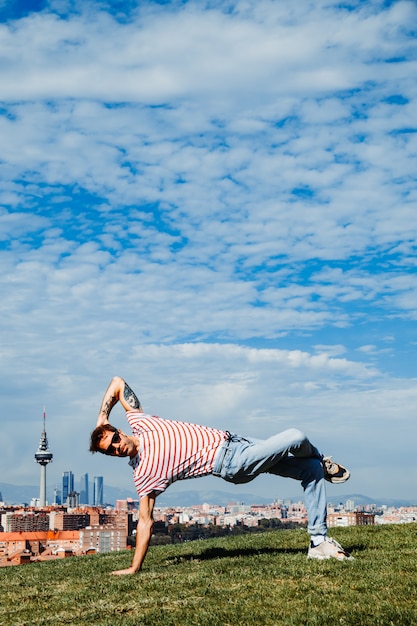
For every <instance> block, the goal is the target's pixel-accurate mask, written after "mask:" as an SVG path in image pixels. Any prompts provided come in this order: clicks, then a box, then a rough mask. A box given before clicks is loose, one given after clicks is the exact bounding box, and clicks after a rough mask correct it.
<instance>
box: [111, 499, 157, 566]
mask: <svg viewBox="0 0 417 626" xmlns="http://www.w3.org/2000/svg"><path fill="white" fill-rule="evenodd" d="M154 505H155V495H154V494H153V493H152V494H149V495H148V496H143V497H142V498H141V499H140V505H139V521H138V525H137V528H136V548H135V553H134V555H133V560H132V565H131V566H130V567H128V568H127V569H120V570H116V571H115V572H112V574H114V575H116V576H123V575H124V574H135V573H136V572H138V571H139V570H140V568H141V567H142V563H143V561H144V559H145V556H146V553H147V551H148V547H149V542H150V540H151V537H152V530H153V521H154V520H153V509H154Z"/></svg>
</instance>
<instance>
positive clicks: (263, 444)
mask: <svg viewBox="0 0 417 626" xmlns="http://www.w3.org/2000/svg"><path fill="white" fill-rule="evenodd" d="M322 459H323V456H322V455H321V454H320V452H319V451H318V450H317V448H315V447H314V446H313V445H312V444H311V443H310V441H309V440H308V439H307V437H306V436H305V435H304V433H303V432H301V431H300V430H297V429H296V428H289V429H288V430H284V431H283V432H281V433H278V434H277V435H273V436H272V437H269V439H264V440H262V439H253V438H252V437H239V436H238V435H231V434H229V436H228V438H227V439H226V441H225V442H224V443H223V444H222V445H221V446H220V448H219V450H218V451H217V453H216V456H215V457H214V465H213V475H214V476H220V477H221V478H223V479H224V480H227V481H229V482H231V483H235V484H241V483H248V482H250V481H251V480H253V479H254V478H256V476H259V474H263V473H267V474H275V475H277V476H286V477H288V478H295V480H299V481H301V485H302V487H303V489H304V501H305V505H306V509H307V514H308V532H309V534H310V535H325V534H326V531H327V525H326V514H327V501H326V489H325V483H324V473H323V465H322Z"/></svg>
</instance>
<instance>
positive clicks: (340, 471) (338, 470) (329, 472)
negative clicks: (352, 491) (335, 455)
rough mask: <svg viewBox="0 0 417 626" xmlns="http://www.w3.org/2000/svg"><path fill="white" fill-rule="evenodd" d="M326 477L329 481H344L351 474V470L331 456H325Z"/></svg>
mask: <svg viewBox="0 0 417 626" xmlns="http://www.w3.org/2000/svg"><path fill="white" fill-rule="evenodd" d="M323 469H324V478H325V479H326V480H328V481H329V483H344V482H345V481H346V480H347V479H348V478H349V476H350V472H349V470H347V469H346V467H343V465H340V464H339V463H335V462H334V461H332V457H331V456H325V457H323Z"/></svg>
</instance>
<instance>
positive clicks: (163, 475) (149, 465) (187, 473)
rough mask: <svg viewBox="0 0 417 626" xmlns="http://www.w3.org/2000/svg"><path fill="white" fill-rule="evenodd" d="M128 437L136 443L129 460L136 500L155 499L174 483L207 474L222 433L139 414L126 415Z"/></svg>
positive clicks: (222, 435) (130, 412)
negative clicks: (135, 453) (136, 453)
mask: <svg viewBox="0 0 417 626" xmlns="http://www.w3.org/2000/svg"><path fill="white" fill-rule="evenodd" d="M126 417H127V421H128V422H129V425H130V427H131V429H132V434H133V436H135V437H138V439H139V441H140V449H139V456H138V457H135V458H133V459H132V460H131V462H130V464H131V465H132V467H133V479H134V481H135V487H136V491H137V492H138V495H139V497H140V498H141V497H142V496H146V495H148V494H150V493H151V492H152V491H154V492H155V494H156V495H158V494H160V493H162V492H163V491H165V489H166V488H167V487H168V486H169V485H171V484H172V483H173V482H175V481H177V480H183V479H185V478H197V477H198V476H205V475H207V474H210V473H211V472H212V469H213V461H214V457H215V455H216V452H217V450H218V448H219V446H220V445H221V444H222V443H223V442H224V441H225V439H226V437H227V434H226V433H225V432H224V431H222V430H217V429H216V428H210V427H208V426H199V425H197V424H188V423H186V422H177V421H173V420H165V419H161V418H160V417H156V416H152V415H147V414H145V413H141V412H139V411H128V412H127V413H126Z"/></svg>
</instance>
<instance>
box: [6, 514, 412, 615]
mask: <svg viewBox="0 0 417 626" xmlns="http://www.w3.org/2000/svg"><path fill="white" fill-rule="evenodd" d="M331 535H332V536H333V537H335V538H336V539H337V540H338V541H340V543H342V545H343V546H344V547H346V548H347V549H349V550H351V551H352V553H353V555H354V556H355V560H354V561H353V562H344V563H340V562H337V561H334V560H332V561H325V562H316V561H307V559H306V548H307V534H306V532H305V531H304V530H301V529H300V530H298V529H297V530H279V531H275V532H269V533H262V534H256V535H243V536H236V537H227V538H220V539H209V540H205V541H195V542H191V543H186V544H181V545H178V544H177V545H169V546H155V547H151V548H150V550H149V553H148V556H147V558H146V561H145V564H144V568H143V570H142V572H140V573H138V574H136V575H134V576H124V577H116V576H109V573H110V572H111V571H112V570H113V569H121V568H123V567H126V566H127V565H128V564H129V563H130V559H131V554H130V553H128V552H119V553H111V554H104V555H96V556H90V557H79V558H70V559H65V560H60V561H55V562H51V563H39V564H31V565H26V566H20V567H9V568H2V569H1V570H0V625H1V626H26V625H27V626H29V625H30V626H37V625H42V626H46V625H48V624H51V625H54V626H56V625H59V624H77V625H83V624H85V625H86V626H87V625H88V626H91V625H103V626H105V625H106V626H115V625H119V624H120V625H123V626H133V625H135V626H137V625H139V624H148V625H149V626H162V625H163V626H170V625H172V626H179V625H181V626H191V625H193V626H194V625H195V626H252V625H253V626H263V625H265V626H266V625H270V626H278V625H291V626H301V625H303V626H310V625H316V626H327V625H328V626H335V625H343V626H344V625H350V624H352V625H353V624H354V625H355V626H356V625H360V626H367V625H377V624H378V625H380V626H390V625H393V626H406V625H410V626H411V625H413V626H415V624H417V600H416V597H417V594H416V588H417V525H416V524H407V525H404V526H384V527H350V528H346V529H335V530H334V531H333V532H332V533H331Z"/></svg>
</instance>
